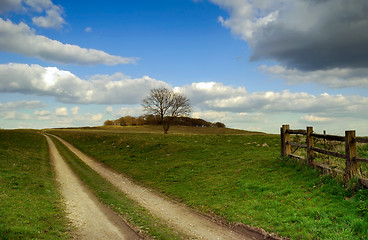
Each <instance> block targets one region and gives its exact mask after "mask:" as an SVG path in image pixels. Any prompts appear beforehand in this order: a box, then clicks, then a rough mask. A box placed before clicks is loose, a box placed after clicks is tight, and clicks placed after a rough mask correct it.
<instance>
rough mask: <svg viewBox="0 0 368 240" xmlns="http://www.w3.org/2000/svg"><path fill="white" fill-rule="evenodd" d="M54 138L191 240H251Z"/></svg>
mask: <svg viewBox="0 0 368 240" xmlns="http://www.w3.org/2000/svg"><path fill="white" fill-rule="evenodd" d="M54 137H56V138H57V139H58V140H60V141H61V142H62V143H63V144H64V145H65V146H67V147H68V148H69V149H70V150H71V151H72V152H73V153H74V154H76V155H77V156H78V157H79V158H80V159H81V160H82V161H83V162H85V163H86V164H87V165H88V166H89V167H90V168H92V169H93V170H94V171H96V172H97V173H98V174H100V175H101V176H102V177H104V178H105V179H107V180H108V181H109V182H110V183H112V184H113V185H114V186H116V187H117V188H118V189H120V190H121V191H122V192H124V193H125V194H126V195H127V196H128V197H129V198H131V199H133V200H134V201H136V202H137V203H139V204H140V205H141V206H143V207H145V208H146V209H148V210H149V211H150V212H151V214H153V215H155V216H157V217H159V218H161V219H163V220H164V221H165V222H166V223H167V224H168V225H170V226H172V227H174V228H175V229H177V230H178V231H180V232H183V233H185V234H186V235H188V236H190V237H191V238H192V239H211V240H212V239H226V240H231V239H254V237H248V236H245V235H244V234H242V233H239V232H235V231H234V230H233V229H231V228H229V227H227V226H224V225H221V224H219V223H217V222H215V221H213V220H212V219H210V218H208V217H206V216H203V215H201V214H198V213H196V212H195V211H193V210H192V209H190V208H189V207H187V206H185V205H183V204H180V203H176V202H173V201H171V200H168V199H166V198H164V197H162V196H160V195H159V194H157V193H155V192H153V191H152V190H151V189H148V188H145V187H142V186H140V185H137V184H135V183H133V182H132V181H131V180H130V179H129V178H127V177H126V176H124V175H123V174H120V173H116V172H114V171H112V170H111V169H109V168H107V167H106V166H104V165H103V164H101V163H99V162H97V161H95V160H94V159H93V158H91V157H89V156H87V155H86V154H84V153H83V152H81V151H80V150H78V149H77V148H76V147H74V146H73V145H71V144H70V143H68V142H66V141H65V140H63V139H61V138H59V137H57V136H54Z"/></svg>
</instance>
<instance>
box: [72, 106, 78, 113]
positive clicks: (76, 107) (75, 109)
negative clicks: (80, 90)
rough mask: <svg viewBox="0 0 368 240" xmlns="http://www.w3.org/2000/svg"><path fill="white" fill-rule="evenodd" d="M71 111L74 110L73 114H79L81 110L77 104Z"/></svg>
mask: <svg viewBox="0 0 368 240" xmlns="http://www.w3.org/2000/svg"><path fill="white" fill-rule="evenodd" d="M70 111H71V112H72V114H73V115H77V114H78V112H79V107H78V106H75V107H73V108H72V109H70Z"/></svg>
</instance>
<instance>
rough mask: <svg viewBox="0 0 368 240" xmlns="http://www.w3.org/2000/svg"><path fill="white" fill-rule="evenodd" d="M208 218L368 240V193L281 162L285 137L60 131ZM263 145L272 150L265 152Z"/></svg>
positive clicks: (306, 235) (301, 234) (295, 235)
mask: <svg viewBox="0 0 368 240" xmlns="http://www.w3.org/2000/svg"><path fill="white" fill-rule="evenodd" d="M54 132H55V133H56V134H57V135H60V136H62V137H63V138H65V139H66V140H67V141H69V142H71V143H72V144H74V145H75V146H77V147H78V148H80V149H81V150H82V151H84V152H86V153H87V154H89V155H91V156H93V157H95V158H96V159H98V160H100V161H101V162H103V163H105V164H106V165H108V166H110V167H112V168H113V169H115V170H116V171H119V172H124V173H125V174H127V175H129V176H130V177H132V178H133V179H135V181H137V182H139V183H141V184H144V185H146V186H149V187H152V188H154V189H156V190H157V191H160V192H162V193H164V194H166V195H168V196H170V197H171V198H173V199H176V200H178V201H182V202H184V203H185V204H187V205H189V206H191V207H192V208H194V209H197V210H199V211H201V212H204V213H207V214H211V215H215V216H219V217H221V218H224V219H226V220H228V221H229V222H233V223H235V222H242V223H244V224H248V225H252V226H256V227H262V228H264V229H265V230H267V231H269V232H274V233H279V234H280V235H281V236H284V237H286V236H290V237H291V238H292V239H367V238H368V215H367V213H368V200H367V196H368V192H367V190H359V191H358V192H356V193H355V192H353V191H351V190H349V189H344V188H343V187H342V184H341V183H339V182H337V181H336V180H333V179H331V178H330V177H328V176H323V177H321V176H320V174H319V172H318V171H316V170H313V169H309V168H307V167H306V166H303V165H299V164H296V163H294V162H292V161H291V160H289V159H280V158H279V154H280V153H279V152H280V150H279V148H280V146H279V141H280V140H279V136H278V135H265V134H251V135H191V134H184V135H181V134H169V135H167V136H165V135H163V134H149V133H121V132H119V133H113V132H104V131H100V132H96V131H92V132H90V131H54ZM263 144H267V145H266V146H264V147H262V145H263Z"/></svg>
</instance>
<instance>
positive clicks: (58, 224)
mask: <svg viewBox="0 0 368 240" xmlns="http://www.w3.org/2000/svg"><path fill="white" fill-rule="evenodd" d="M69 230H70V229H69V228H68V222H67V220H66V218H65V213H64V212H63V206H62V203H61V196H60V194H59V192H58V190H57V186H56V183H55V180H54V173H53V169H52V166H51V165H50V160H49V152H48V145H47V142H46V139H45V137H43V136H42V135H41V134H39V133H37V132H36V131H29V130H28V131H26V130H16V131H5V130H0V239H69V238H70V234H69Z"/></svg>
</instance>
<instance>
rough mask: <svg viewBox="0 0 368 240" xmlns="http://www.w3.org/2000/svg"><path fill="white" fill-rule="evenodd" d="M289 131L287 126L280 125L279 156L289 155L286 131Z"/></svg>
mask: <svg viewBox="0 0 368 240" xmlns="http://www.w3.org/2000/svg"><path fill="white" fill-rule="evenodd" d="M289 129H290V126H289V125H282V128H281V156H282V157H287V156H289V155H290V154H291V148H290V145H289V144H288V142H290V134H289V133H288V132H287V130H289Z"/></svg>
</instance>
